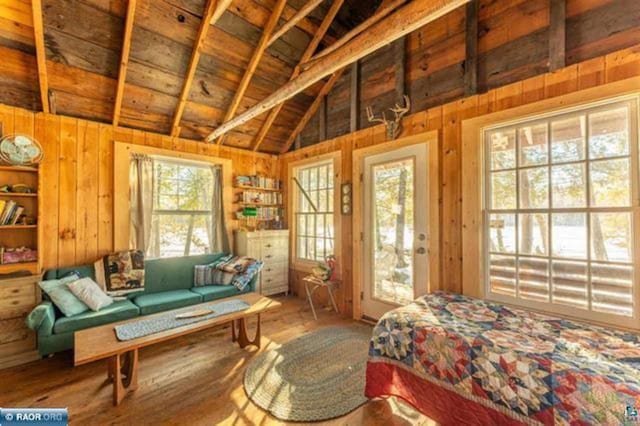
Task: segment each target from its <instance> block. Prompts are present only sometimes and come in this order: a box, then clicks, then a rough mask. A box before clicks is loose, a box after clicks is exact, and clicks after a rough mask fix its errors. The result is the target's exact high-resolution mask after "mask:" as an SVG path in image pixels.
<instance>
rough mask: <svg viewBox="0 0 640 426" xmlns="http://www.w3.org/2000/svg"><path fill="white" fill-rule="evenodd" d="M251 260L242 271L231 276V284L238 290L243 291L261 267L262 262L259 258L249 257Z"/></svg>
mask: <svg viewBox="0 0 640 426" xmlns="http://www.w3.org/2000/svg"><path fill="white" fill-rule="evenodd" d="M251 260H252V262H251V263H250V264H249V266H247V268H246V269H245V271H244V272H241V273H238V274H236V275H235V276H234V277H233V281H232V282H231V284H233V285H234V286H236V288H237V289H238V290H240V291H243V290H244V289H245V287H246V286H247V285H249V283H250V282H251V280H252V279H253V277H255V276H256V274H257V273H259V272H260V270H261V269H262V265H263V264H264V263H263V262H262V261H261V260H255V259H251Z"/></svg>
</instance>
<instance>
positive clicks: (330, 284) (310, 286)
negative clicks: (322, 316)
mask: <svg viewBox="0 0 640 426" xmlns="http://www.w3.org/2000/svg"><path fill="white" fill-rule="evenodd" d="M302 281H304V288H305V290H306V292H307V299H308V300H309V306H311V312H313V318H315V319H316V320H318V316H317V315H316V309H315V307H314V306H313V293H314V292H315V291H316V290H317V289H319V288H323V287H324V288H326V289H327V292H328V293H329V298H330V299H331V304H332V305H333V310H334V311H336V313H340V311H338V306H337V305H336V300H335V299H334V297H333V288H334V287H337V285H338V281H322V280H321V279H318V278H316V277H314V276H313V275H308V276H306V277H304V278H303V279H302Z"/></svg>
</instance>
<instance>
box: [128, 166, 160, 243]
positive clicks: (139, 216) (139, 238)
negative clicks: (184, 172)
mask: <svg viewBox="0 0 640 426" xmlns="http://www.w3.org/2000/svg"><path fill="white" fill-rule="evenodd" d="M153 180H154V176H153V159H152V158H151V157H149V156H146V155H142V154H132V157H131V163H130V165H129V195H130V197H131V198H130V200H131V204H130V205H131V212H130V213H131V221H130V223H131V224H130V232H129V247H130V248H132V249H135V250H142V251H143V252H144V253H145V255H146V254H148V252H149V248H150V245H151V220H152V213H153V191H154V187H153V183H154V182H153Z"/></svg>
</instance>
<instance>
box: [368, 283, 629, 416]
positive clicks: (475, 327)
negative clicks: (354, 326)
mask: <svg viewBox="0 0 640 426" xmlns="http://www.w3.org/2000/svg"><path fill="white" fill-rule="evenodd" d="M365 392H366V396H367V397H368V398H376V397H387V396H392V395H393V396H397V397H400V398H402V399H404V400H406V401H408V402H409V403H410V404H412V405H413V406H414V407H416V408H417V409H418V410H420V411H421V412H423V413H424V414H426V415H427V416H429V417H431V418H432V419H434V420H436V421H438V422H439V423H440V424H444V425H447V424H456V425H460V424H483V425H487V424H500V425H510V424H622V423H637V422H638V420H639V419H638V412H637V411H636V407H637V408H638V409H640V343H639V336H638V335H637V334H634V333H627V332H622V331H613V330H609V329H606V328H602V327H597V326H590V325H585V324H580V323H577V322H572V321H568V320H564V319H558V318H553V317H550V316H546V315H541V314H537V313H533V312H528V311H524V310H519V309H514V308H511V307H506V306H503V305H499V304H495V303H490V302H485V301H482V300H478V299H472V298H469V297H465V296H461V295H454V294H449V293H443V292H438V293H433V294H430V295H427V296H424V297H422V298H419V299H417V300H416V301H415V302H413V303H412V304H410V305H408V306H406V307H402V308H399V309H396V310H393V311H391V312H389V313H387V314H386V315H385V316H384V317H382V318H381V319H380V321H379V322H378V324H377V325H376V327H375V328H374V331H373V336H372V339H371V345H370V350H369V360H368V363H367V381H366V391H365Z"/></svg>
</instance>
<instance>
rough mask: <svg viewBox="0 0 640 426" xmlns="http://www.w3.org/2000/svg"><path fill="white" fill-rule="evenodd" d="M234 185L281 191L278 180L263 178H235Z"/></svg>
mask: <svg viewBox="0 0 640 426" xmlns="http://www.w3.org/2000/svg"><path fill="white" fill-rule="evenodd" d="M235 185H236V186H241V187H253V188H261V189H276V190H277V189H282V182H281V181H280V179H273V178H268V177H264V176H258V175H253V176H241V175H239V176H236V178H235Z"/></svg>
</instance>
